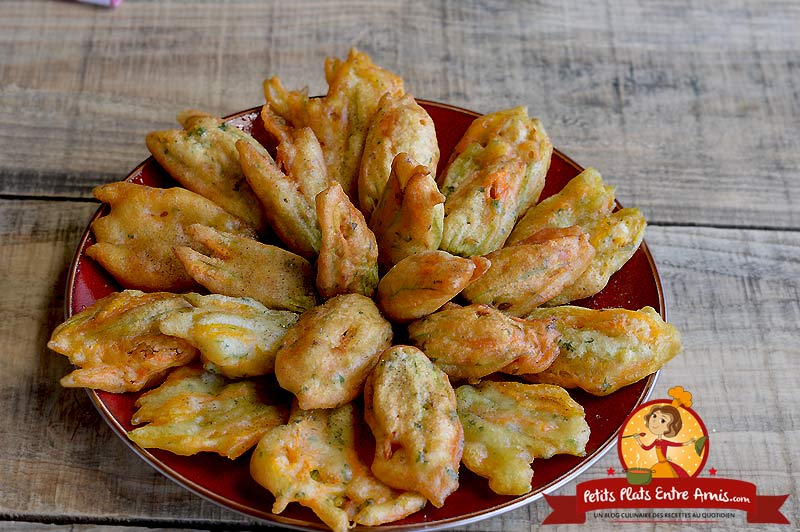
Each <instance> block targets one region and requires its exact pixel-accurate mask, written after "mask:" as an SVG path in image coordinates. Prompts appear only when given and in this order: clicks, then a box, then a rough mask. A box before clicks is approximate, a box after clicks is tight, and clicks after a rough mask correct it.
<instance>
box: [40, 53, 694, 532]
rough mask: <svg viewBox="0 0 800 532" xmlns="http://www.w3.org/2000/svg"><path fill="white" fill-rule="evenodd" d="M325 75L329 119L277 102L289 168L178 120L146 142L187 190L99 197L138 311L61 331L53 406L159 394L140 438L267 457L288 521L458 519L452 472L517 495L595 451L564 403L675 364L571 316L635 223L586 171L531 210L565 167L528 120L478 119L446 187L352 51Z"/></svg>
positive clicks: (667, 335) (415, 129)
mask: <svg viewBox="0 0 800 532" xmlns="http://www.w3.org/2000/svg"><path fill="white" fill-rule="evenodd" d="M325 75H326V78H327V81H328V84H329V90H328V93H327V94H326V95H325V96H323V97H319V98H310V97H309V96H308V95H307V93H306V92H305V91H289V90H286V89H285V88H284V87H283V86H282V84H281V82H280V80H279V79H278V78H272V79H270V80H268V81H266V82H265V83H264V92H265V97H266V104H265V105H264V107H263V110H262V113H261V118H262V119H263V122H264V125H265V129H266V131H267V132H268V133H269V135H270V136H271V137H272V139H273V141H274V148H275V149H274V150H273V149H271V148H272V147H273V146H271V147H270V149H267V148H266V147H265V146H263V145H262V144H260V143H259V142H258V141H257V140H256V139H254V138H253V137H251V136H250V135H249V134H247V133H245V132H244V131H241V130H239V129H237V128H236V127H234V126H232V125H229V124H227V123H225V122H224V121H222V120H220V119H218V118H214V117H211V116H209V115H206V114H204V113H201V112H197V111H187V112H184V113H182V114H181V115H180V117H179V122H180V123H181V125H182V129H175V130H169V131H158V132H153V133H151V134H149V135H148V136H147V147H148V148H149V149H150V151H151V153H152V154H153V157H154V158H155V159H156V160H157V161H158V163H159V164H161V166H162V167H163V168H164V169H165V170H166V171H167V172H168V173H169V174H170V175H171V176H172V177H174V178H175V180H176V181H177V182H179V183H180V184H181V185H182V188H170V189H158V188H151V187H147V186H144V185H139V184H134V183H129V182H122V183H112V184H109V185H104V186H100V187H98V188H97V189H96V190H95V196H96V197H97V198H98V199H100V200H102V201H104V202H106V203H108V204H109V205H110V212H109V213H108V214H107V215H106V216H103V217H101V218H99V219H97V220H96V221H95V222H94V223H93V225H92V230H93V232H94V236H95V239H96V242H97V243H95V244H94V245H92V246H91V247H89V248H88V250H87V254H88V255H89V256H90V257H92V258H93V259H95V260H96V261H97V262H99V263H100V264H101V265H102V266H103V267H105V268H106V269H107V270H108V271H109V272H110V273H111V274H112V275H113V276H114V277H115V278H116V280H117V281H118V282H119V284H120V285H121V287H123V288H124V289H123V290H122V291H120V292H116V293H113V294H111V295H109V296H108V297H105V298H103V299H101V300H98V301H96V302H95V303H94V304H93V305H92V306H90V307H89V308H87V309H85V310H83V311H82V312H80V313H79V314H76V315H74V316H72V317H71V318H69V319H68V320H67V321H66V322H65V323H64V324H62V325H60V326H59V327H58V328H57V329H56V330H55V331H54V333H53V336H52V339H51V341H50V343H49V344H48V345H49V347H50V348H51V349H53V350H55V351H57V352H59V353H61V354H64V355H66V356H67V357H69V360H70V361H71V362H72V363H73V364H74V365H75V366H77V369H75V370H74V371H73V372H72V373H70V374H69V375H67V376H66V377H64V379H63V380H62V384H63V385H64V386H83V387H89V388H95V389H100V390H106V391H110V392H140V391H142V390H144V389H146V388H149V390H147V391H145V392H144V393H142V394H141V395H140V396H139V399H138V401H137V407H138V408H139V410H138V411H137V412H136V413H135V415H134V417H133V420H132V423H133V424H134V425H142V426H140V427H137V428H135V429H134V430H132V431H131V432H130V433H129V436H130V438H131V440H133V441H134V442H136V443H137V444H138V445H140V446H142V447H152V448H160V449H167V450H169V451H171V452H173V453H177V454H182V455H191V454H195V453H198V452H203V451H206V452H208V451H210V452H216V453H219V454H221V455H223V456H227V457H229V458H231V459H235V458H237V457H239V456H241V455H242V454H243V453H245V452H247V451H248V450H250V449H251V448H253V447H256V449H255V451H254V452H253V453H252V455H251V473H252V475H253V477H254V478H255V480H256V481H257V482H258V483H260V484H261V485H263V486H264V487H265V488H266V489H268V490H269V491H271V492H272V494H273V495H274V497H275V503H274V506H273V511H274V512H275V513H280V512H281V511H283V509H284V508H285V507H286V505H287V504H289V503H290V502H293V501H296V502H298V503H300V504H302V505H304V506H308V507H309V508H311V509H312V510H313V511H314V512H315V513H316V514H317V515H318V516H319V517H320V519H321V520H322V521H323V522H325V523H326V524H327V525H328V526H330V527H331V528H332V529H334V530H337V531H344V530H347V528H348V527H349V526H350V525H351V524H352V523H357V524H363V525H367V526H373V525H379V524H381V523H386V522H391V521H395V520H398V519H402V518H404V517H406V516H408V515H410V514H412V513H414V512H416V511H418V510H420V509H421V508H422V507H423V506H424V505H425V504H426V502H430V503H431V504H433V505H434V506H437V507H440V506H442V505H443V504H445V500H446V499H447V497H448V495H450V494H451V493H453V492H454V491H455V490H456V489H457V488H458V477H459V467H460V466H461V465H462V464H463V465H464V466H465V467H467V468H468V469H470V470H472V471H474V472H475V473H477V474H478V475H481V476H483V477H486V478H487V479H488V481H489V486H490V487H491V488H492V489H493V490H494V491H496V492H497V493H500V494H504V495H521V494H524V493H526V492H528V491H530V489H531V478H532V475H533V469H532V467H531V463H532V462H533V461H534V459H543V458H549V457H550V456H552V455H553V454H556V453H568V454H573V455H578V456H580V455H582V454H584V452H585V446H586V443H587V441H588V438H589V427H588V425H587V423H586V420H585V419H584V411H583V408H582V407H581V405H580V404H578V403H577V402H575V401H574V400H573V399H572V398H571V397H570V396H569V394H568V392H567V391H566V390H565V389H564V388H562V386H563V387H568V388H582V389H584V390H586V391H588V392H590V393H593V394H597V395H605V394H609V393H612V392H614V391H615V390H617V389H619V388H620V387H623V386H626V385H628V384H631V383H633V382H636V381H637V380H639V379H641V378H643V377H645V376H646V375H649V374H650V373H652V372H654V371H655V370H657V369H658V368H660V367H661V366H662V365H663V364H664V363H666V362H667V361H668V360H669V359H671V358H672V357H674V356H675V355H677V354H678V353H679V352H680V350H681V343H680V336H679V334H678V332H677V331H676V330H675V328H674V327H672V326H671V325H669V324H667V323H665V322H664V321H663V320H662V319H661V318H660V316H659V315H658V313H656V312H655V311H654V310H653V309H651V308H649V307H646V308H644V309H641V310H638V311H633V310H624V309H607V310H589V309H586V308H581V307H578V306H565V305H564V304H566V303H570V302H572V301H575V300H578V299H582V298H585V297H589V296H592V295H594V294H596V293H598V292H599V291H601V290H602V289H603V288H604V287H605V286H606V283H607V282H608V280H609V278H610V277H611V276H612V275H613V274H614V273H615V272H616V271H617V270H619V269H620V268H621V267H622V265H623V264H625V262H626V261H627V260H628V259H629V258H630V257H631V256H632V255H633V253H634V251H636V249H637V248H638V246H639V244H640V242H641V240H642V236H643V232H644V227H645V222H644V218H643V217H642V215H641V213H640V212H639V211H638V210H637V209H621V210H616V211H615V210H614V206H615V202H614V189H613V187H610V186H608V185H605V184H604V183H603V181H602V178H601V177H600V174H598V173H597V172H596V171H595V170H593V169H591V168H590V169H587V170H586V171H584V172H583V173H581V174H580V175H579V176H577V177H575V178H574V179H573V180H572V181H570V182H569V184H567V185H566V187H564V189H563V190H562V191H561V192H560V193H558V194H556V195H554V196H551V197H549V198H547V199H545V200H543V201H541V202H539V195H540V193H541V191H542V189H543V187H544V184H545V177H546V175H547V171H548V168H549V165H550V158H551V155H552V151H553V147H552V144H551V143H550V141H549V139H548V137H547V134H546V133H545V131H544V129H543V127H542V125H541V124H540V123H539V121H538V120H536V119H532V118H529V117H528V114H527V110H526V109H525V108H524V107H515V108H512V109H508V110H503V111H498V112H495V113H490V114H487V115H485V116H482V117H480V118H478V119H476V120H475V121H474V122H473V124H472V125H471V126H470V127H469V128H468V130H467V131H466V133H465V134H464V136H463V138H462V139H461V141H460V142H459V143H458V145H457V146H456V147H455V149H454V150H453V153H452V154H450V157H449V160H448V161H447V164H446V165H444V169H443V171H442V172H441V174H440V175H437V164H438V162H439V157H440V154H439V147H438V144H437V138H436V131H435V129H434V124H433V120H432V119H431V117H430V116H429V115H428V113H427V112H426V111H425V110H424V109H423V108H422V107H421V106H420V105H419V104H418V103H417V102H416V101H415V100H414V98H413V97H412V96H411V95H410V94H409V93H407V92H406V91H405V89H404V86H403V81H402V80H401V79H400V78H398V77H397V76H395V75H394V74H392V73H390V72H388V71H386V70H384V69H381V68H379V67H378V66H376V65H375V64H373V63H372V61H371V60H370V59H369V57H367V56H366V55H365V54H363V53H360V52H358V51H356V50H353V51H351V52H350V54H349V56H348V57H347V59H346V60H344V61H341V60H338V59H328V60H327V61H326V63H325ZM558 305H561V306H558ZM398 339H399V340H398ZM276 386H279V387H280V388H282V389H283V390H285V391H286V392H284V393H283V395H281V394H280V393H278V394H276V393H270V387H271V388H272V391H273V392H274V391H275V387H276ZM287 396H288V397H291V400H286V399H285V397H287ZM282 397H283V399H282ZM370 434H371V436H370ZM370 437H372V438H373V439H374V443H375V454H374V457H373V458H372V462H371V463H365V462H364V461H363V460H362V458H361V457H360V456H359V454H358V453H357V452H356V451H357V449H356V445H357V443H356V442H358V441H359V440H363V439H364V438H370Z"/></svg>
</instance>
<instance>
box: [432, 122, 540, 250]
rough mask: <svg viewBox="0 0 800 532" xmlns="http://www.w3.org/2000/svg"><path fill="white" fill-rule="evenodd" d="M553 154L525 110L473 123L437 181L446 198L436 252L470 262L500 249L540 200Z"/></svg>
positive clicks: (538, 124) (536, 124)
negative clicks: (517, 222)
mask: <svg viewBox="0 0 800 532" xmlns="http://www.w3.org/2000/svg"><path fill="white" fill-rule="evenodd" d="M552 152H553V145H552V144H551V143H550V140H549V139H548V137H547V134H546V133H545V131H544V128H543V127H542V125H541V123H540V122H539V121H538V120H536V119H535V118H528V110H527V109H526V108H525V107H515V108H513V109H507V110H504V111H497V112H494V113H490V114H487V115H484V116H482V117H480V118H477V119H476V120H475V121H474V122H473V123H472V124H471V125H470V127H469V129H467V132H466V133H465V134H464V136H463V137H462V138H461V140H460V141H459V142H458V144H457V145H456V147H455V148H454V150H453V153H452V154H451V156H450V160H449V161H448V163H447V168H446V169H445V170H444V172H443V173H442V175H441V176H440V177H439V180H438V181H439V189H440V190H441V191H442V193H443V194H444V195H445V196H446V197H447V200H446V201H445V204H444V234H443V236H442V244H441V249H444V250H446V251H449V252H450V253H453V254H454V255H462V256H465V257H469V256H473V255H486V254H488V253H491V252H492V251H494V250H496V249H498V248H500V247H501V246H502V245H503V243H504V242H505V241H506V238H508V235H509V234H510V233H511V230H512V229H513V228H514V224H515V223H516V221H517V219H518V218H519V217H520V216H522V214H523V213H524V212H525V211H526V210H527V209H528V208H529V207H530V206H531V205H533V204H534V203H535V202H536V200H537V199H538V198H539V194H540V193H541V191H542V188H543V187H544V178H545V175H546V174H547V170H548V168H549V167H550V157H551V155H552Z"/></svg>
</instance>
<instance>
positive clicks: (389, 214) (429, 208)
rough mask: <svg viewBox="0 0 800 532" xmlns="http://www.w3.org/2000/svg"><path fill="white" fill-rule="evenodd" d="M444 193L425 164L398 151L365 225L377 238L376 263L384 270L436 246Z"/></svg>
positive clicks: (440, 225)
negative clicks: (376, 202) (377, 200)
mask: <svg viewBox="0 0 800 532" xmlns="http://www.w3.org/2000/svg"><path fill="white" fill-rule="evenodd" d="M443 219H444V196H442V194H441V193H440V192H439V188H438V187H437V186H436V181H434V179H433V177H432V176H431V172H430V171H429V170H428V169H427V167H425V166H422V165H418V164H417V162H416V161H415V160H414V159H413V158H411V157H410V156H409V155H408V154H407V153H400V154H398V155H397V157H395V158H394V162H392V169H391V173H390V176H389V179H388V181H387V182H386V186H385V187H384V189H383V195H382V196H381V198H380V202H379V203H378V205H377V207H376V208H375V210H374V211H373V212H372V218H371V219H370V221H369V227H370V229H372V231H373V232H374V233H375V239H376V240H377V241H378V265H379V267H380V268H382V269H383V271H386V270H388V269H389V268H391V267H392V266H394V265H395V264H397V263H398V262H400V261H401V260H403V259H404V258H406V257H408V256H409V255H413V254H414V253H419V252H422V251H428V250H434V249H438V248H439V244H440V243H441V241H442V221H443Z"/></svg>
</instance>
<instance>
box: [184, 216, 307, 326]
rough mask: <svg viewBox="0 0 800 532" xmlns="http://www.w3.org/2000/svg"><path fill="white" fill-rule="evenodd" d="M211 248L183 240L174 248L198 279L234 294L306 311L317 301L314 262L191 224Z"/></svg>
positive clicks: (193, 233)
mask: <svg viewBox="0 0 800 532" xmlns="http://www.w3.org/2000/svg"><path fill="white" fill-rule="evenodd" d="M188 233H189V235H191V237H192V238H193V239H194V240H195V241H196V242H197V243H199V244H201V245H202V246H203V247H204V248H208V249H209V252H208V253H207V254H204V253H201V252H199V251H195V250H194V249H192V248H191V247H189V246H178V247H176V248H175V254H176V255H177V256H178V258H179V259H180V261H181V262H182V263H183V265H184V267H185V268H186V271H187V272H189V275H191V276H192V277H193V278H194V279H195V280H196V281H197V282H198V283H200V284H202V285H203V286H205V287H206V288H208V289H209V290H211V291H212V292H215V293H217V294H223V295H226V296H231V297H252V298H253V299H255V300H256V301H259V302H260V303H261V304H263V305H264V306H266V307H267V308H271V309H283V310H291V311H294V312H302V311H303V310H305V309H307V308H311V307H313V306H314V305H316V304H317V296H316V293H315V292H314V268H313V267H312V266H311V263H309V262H308V261H307V260H306V259H304V258H303V257H301V256H300V255H295V254H294V253H292V252H290V251H286V250H285V249H282V248H279V247H276V246H271V245H269V244H263V243H261V242H258V241H257V240H254V239H252V238H248V237H245V236H239V235H234V234H231V233H225V232H222V231H217V230H216V229H214V228H212V227H207V226H204V225H198V224H195V225H192V226H190V227H189V228H188Z"/></svg>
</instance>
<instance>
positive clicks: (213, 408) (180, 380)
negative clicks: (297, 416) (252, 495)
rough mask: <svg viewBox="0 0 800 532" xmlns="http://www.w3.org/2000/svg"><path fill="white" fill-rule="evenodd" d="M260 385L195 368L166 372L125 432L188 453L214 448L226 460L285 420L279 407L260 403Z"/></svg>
mask: <svg viewBox="0 0 800 532" xmlns="http://www.w3.org/2000/svg"><path fill="white" fill-rule="evenodd" d="M266 397H267V395H266V393H265V389H264V385H263V383H261V384H259V383H257V382H256V381H239V382H228V381H226V380H225V379H224V378H223V377H220V376H219V375H215V374H213V373H209V372H207V371H203V370H202V369H201V368H196V367H189V366H186V367H182V368H178V369H177V370H175V371H173V372H172V373H170V375H169V377H167V380H166V381H164V384H162V385H161V386H159V387H158V388H156V389H154V390H150V391H149V392H147V393H145V394H144V395H142V396H141V397H140V398H139V399H138V400H137V401H136V406H137V407H138V408H139V410H137V411H136V412H135V413H134V414H133V419H132V420H131V423H132V424H134V425H139V424H141V423H147V425H145V426H143V427H139V428H135V429H133V430H132V431H130V432H128V437H129V438H130V439H131V440H132V441H133V442H134V443H136V444H137V445H139V446H140V447H145V448H156V449H164V450H166V451H170V452H172V453H175V454H179V455H183V456H189V455H193V454H197V453H199V452H203V451H209V452H215V453H217V454H220V455H222V456H227V457H228V458H230V459H231V460H233V459H235V458H237V457H239V456H241V455H242V454H243V453H244V452H245V451H247V450H248V449H250V448H251V447H253V446H254V445H255V444H256V443H258V440H259V439H261V436H262V435H263V434H264V433H265V432H266V431H267V430H268V429H270V428H271V427H274V426H277V425H280V424H281V423H283V420H284V419H286V411H285V408H283V407H281V406H276V405H272V404H268V403H266V402H265V401H266Z"/></svg>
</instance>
